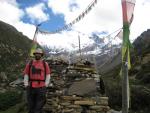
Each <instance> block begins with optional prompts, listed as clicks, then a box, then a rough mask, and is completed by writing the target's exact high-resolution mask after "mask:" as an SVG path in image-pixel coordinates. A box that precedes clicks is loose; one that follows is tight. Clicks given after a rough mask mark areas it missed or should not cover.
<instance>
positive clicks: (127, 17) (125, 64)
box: [122, 0, 135, 113]
mask: <svg viewBox="0 0 150 113" xmlns="http://www.w3.org/2000/svg"><path fill="white" fill-rule="evenodd" d="M134 6H135V0H122V15H123V43H122V113H128V110H129V100H130V96H129V95H130V94H129V93H130V92H129V76H128V70H129V69H130V68H131V65H130V50H129V48H130V45H131V43H130V40H129V35H130V24H131V23H132V20H133V10H134Z"/></svg>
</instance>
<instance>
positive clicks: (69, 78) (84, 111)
mask: <svg viewBox="0 0 150 113" xmlns="http://www.w3.org/2000/svg"><path fill="white" fill-rule="evenodd" d="M48 62H49V64H50V67H51V68H52V75H51V80H52V81H51V84H50V87H49V88H48V92H47V102H46V104H45V106H44V108H43V110H44V113H107V112H108V111H109V110H110V108H109V106H108V97H106V96H104V94H101V93H100V89H98V88H99V87H98V86H96V85H97V81H96V80H95V76H94V75H96V74H95V70H94V68H92V67H90V65H89V64H88V65H86V64H84V63H78V64H72V65H71V66H68V65H67V63H65V62H63V61H56V60H55V61H52V60H49V61H48ZM93 81H95V82H93ZM90 82H91V83H90ZM95 86H96V88H93V87H95ZM95 89H96V90H95Z"/></svg>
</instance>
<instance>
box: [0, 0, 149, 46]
mask: <svg viewBox="0 0 150 113" xmlns="http://www.w3.org/2000/svg"><path fill="white" fill-rule="evenodd" d="M91 2H92V0H0V6H1V7H0V20H1V21H4V22H6V23H8V24H11V25H13V26H14V27H15V28H16V29H17V30H18V31H20V32H22V33H23V34H24V35H26V36H28V37H29V38H30V39H33V35H34V32H35V26H34V25H36V24H38V23H41V22H42V23H43V24H42V25H41V26H40V28H41V29H44V30H46V31H54V30H57V29H58V28H60V27H63V26H64V25H65V24H67V23H70V22H71V21H72V20H74V19H75V18H76V17H77V16H78V15H79V14H81V13H82V12H83V11H84V10H85V8H87V6H88V5H89V4H90V3H91ZM149 12H150V0H136V5H135V9H134V19H133V22H132V24H131V27H130V30H131V34H130V39H131V40H132V41H133V40H134V39H136V38H137V36H139V35H140V34H141V33H142V32H144V31H146V30H147V29H150V15H149ZM121 27H122V8H121V0H98V2H97V4H96V5H95V7H93V9H92V10H91V11H90V12H89V13H88V14H87V15H86V16H85V17H84V18H83V19H82V20H81V21H79V22H78V23H76V24H75V25H73V26H72V29H71V31H63V32H61V33H57V34H52V35H41V34H38V36H37V40H38V42H39V43H40V44H47V45H50V46H57V47H68V48H70V47H71V46H70V45H72V44H74V45H77V43H78V32H77V31H79V32H81V33H80V34H79V35H80V37H81V44H83V45H85V44H89V43H92V41H91V39H89V38H88V37H89V36H90V35H91V34H92V33H97V34H98V35H99V36H100V38H102V37H104V36H107V35H108V34H110V33H112V32H114V31H116V30H118V29H119V28H121ZM113 35H115V34H112V37H113ZM106 38H107V37H106ZM115 40H116V41H119V40H118V39H115Z"/></svg>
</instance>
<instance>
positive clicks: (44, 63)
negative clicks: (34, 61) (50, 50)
mask: <svg viewBox="0 0 150 113" xmlns="http://www.w3.org/2000/svg"><path fill="white" fill-rule="evenodd" d="M43 66H44V81H45V80H46V62H45V60H43Z"/></svg>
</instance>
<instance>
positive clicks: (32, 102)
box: [27, 87, 46, 113]
mask: <svg viewBox="0 0 150 113" xmlns="http://www.w3.org/2000/svg"><path fill="white" fill-rule="evenodd" d="M27 101H28V109H29V112H28V113H42V108H43V106H44V104H45V103H46V87H41V88H31V87H28V88H27Z"/></svg>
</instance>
